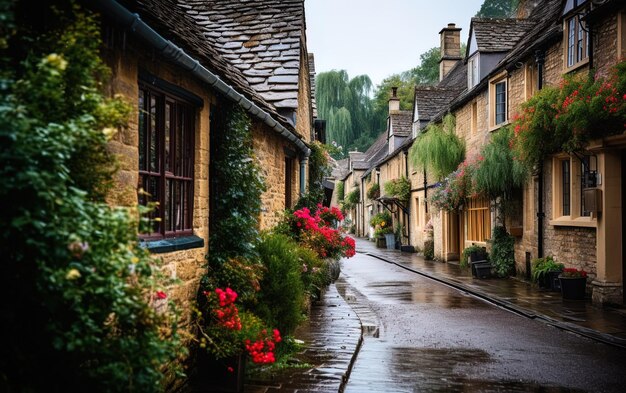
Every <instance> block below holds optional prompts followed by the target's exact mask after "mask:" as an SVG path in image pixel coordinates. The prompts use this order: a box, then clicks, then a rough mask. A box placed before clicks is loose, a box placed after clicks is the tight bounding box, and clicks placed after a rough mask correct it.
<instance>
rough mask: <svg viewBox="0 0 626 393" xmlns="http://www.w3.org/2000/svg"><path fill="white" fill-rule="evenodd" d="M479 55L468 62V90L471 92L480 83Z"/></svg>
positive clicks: (475, 55)
mask: <svg viewBox="0 0 626 393" xmlns="http://www.w3.org/2000/svg"><path fill="white" fill-rule="evenodd" d="M479 56H480V55H479V54H478V53H475V54H474V55H472V57H470V59H469V60H468V61H467V89H468V90H470V89H472V88H473V87H474V86H476V85H477V84H478V82H480V69H479V59H480V57H479Z"/></svg>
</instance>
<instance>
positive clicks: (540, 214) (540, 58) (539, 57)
mask: <svg viewBox="0 0 626 393" xmlns="http://www.w3.org/2000/svg"><path fill="white" fill-rule="evenodd" d="M544 60H545V52H544V51H543V50H538V51H536V52H535V63H536V64H537V89H538V90H541V89H542V88H543V67H544ZM538 177H539V179H538V181H539V187H538V189H537V207H538V208H537V258H543V221H544V218H545V216H546V214H545V213H544V211H543V181H544V179H543V159H542V160H541V161H540V162H539V174H538Z"/></svg>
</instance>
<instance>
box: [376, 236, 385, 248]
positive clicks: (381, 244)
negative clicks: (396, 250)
mask: <svg viewBox="0 0 626 393" xmlns="http://www.w3.org/2000/svg"><path fill="white" fill-rule="evenodd" d="M376 247H377V248H385V238H384V237H377V238H376Z"/></svg>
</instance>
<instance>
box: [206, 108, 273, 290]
mask: <svg viewBox="0 0 626 393" xmlns="http://www.w3.org/2000/svg"><path fill="white" fill-rule="evenodd" d="M220 113H222V114H223V116H224V118H223V119H222V120H221V124H223V130H221V131H218V132H217V133H214V137H215V138H216V139H215V140H214V141H213V143H217V144H218V146H220V148H219V149H215V151H214V153H213V156H212V157H211V160H212V162H211V168H212V176H213V180H212V181H213V184H214V185H215V188H213V189H212V195H211V198H214V203H213V211H212V212H211V223H210V224H211V235H210V237H209V249H210V250H211V252H210V253H209V255H208V259H209V267H210V269H212V271H214V272H215V273H214V275H215V277H218V278H219V277H220V274H219V271H220V267H221V265H222V264H223V263H225V262H226V261H227V260H228V259H230V258H237V257H244V258H246V259H249V260H253V259H254V258H255V257H256V251H255V246H254V244H255V243H256V242H257V241H258V238H259V232H258V217H259V215H260V213H261V194H262V193H263V191H264V190H265V185H264V180H263V177H262V174H261V170H260V168H259V166H258V163H257V162H256V160H255V158H254V150H253V146H252V131H251V128H250V118H249V117H248V115H247V113H246V112H245V111H244V110H243V109H242V108H241V107H239V106H237V105H235V104H231V103H224V108H221V111H220ZM226 284H227V283H219V286H224V285H226ZM235 289H238V288H235Z"/></svg>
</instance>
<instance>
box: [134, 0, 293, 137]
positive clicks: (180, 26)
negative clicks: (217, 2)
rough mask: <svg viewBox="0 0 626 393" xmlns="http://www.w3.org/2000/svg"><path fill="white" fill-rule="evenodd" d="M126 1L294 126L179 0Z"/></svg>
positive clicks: (163, 32)
mask: <svg viewBox="0 0 626 393" xmlns="http://www.w3.org/2000/svg"><path fill="white" fill-rule="evenodd" d="M123 3H124V5H125V6H126V7H127V8H128V9H129V10H131V11H132V12H135V13H137V14H139V15H140V17H141V19H142V20H144V21H145V22H146V23H147V24H148V25H150V26H151V27H152V28H154V29H155V30H156V31H157V32H158V33H159V34H160V35H162V36H163V37H165V38H167V39H168V40H170V41H172V42H173V43H175V44H176V45H178V46H179V47H181V48H182V49H183V50H185V51H186V52H187V53H189V54H190V55H192V56H193V57H195V58H196V59H198V61H200V63H201V64H202V65H203V66H205V67H206V68H207V69H209V70H210V71H212V72H213V73H215V74H217V75H219V76H220V78H221V79H222V80H223V81H224V82H225V83H227V84H229V85H231V86H232V87H233V88H234V89H235V90H237V91H238V92H239V93H240V94H242V95H244V96H245V97H246V98H248V99H250V100H251V101H252V102H254V103H255V104H257V105H258V106H259V107H260V108H262V109H263V110H265V111H266V112H268V113H269V114H270V115H272V117H273V118H274V119H276V120H278V121H280V122H281V124H282V125H283V126H285V127H286V128H288V129H290V130H293V126H292V125H291V123H290V122H289V121H287V119H286V118H285V117H283V116H281V115H280V114H278V112H277V111H276V109H275V107H274V106H273V105H271V104H270V103H269V102H267V101H266V100H265V99H264V98H263V97H262V96H261V95H260V94H258V93H257V92H256V91H255V90H254V89H252V88H251V86H250V84H249V83H248V80H247V79H246V78H245V77H244V75H243V74H242V73H241V71H240V70H238V69H237V68H234V67H232V65H231V64H230V63H229V62H228V61H227V60H226V59H225V58H224V57H222V56H221V54H220V53H219V51H218V50H217V49H216V48H215V46H214V45H213V43H212V42H211V40H207V39H206V38H205V36H204V35H203V34H202V32H201V31H200V29H199V28H198V26H197V24H196V22H195V21H194V20H193V19H191V18H190V17H189V16H188V15H186V13H185V11H184V9H183V8H181V7H180V6H179V4H178V3H177V0H125V1H124V2H123Z"/></svg>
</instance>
